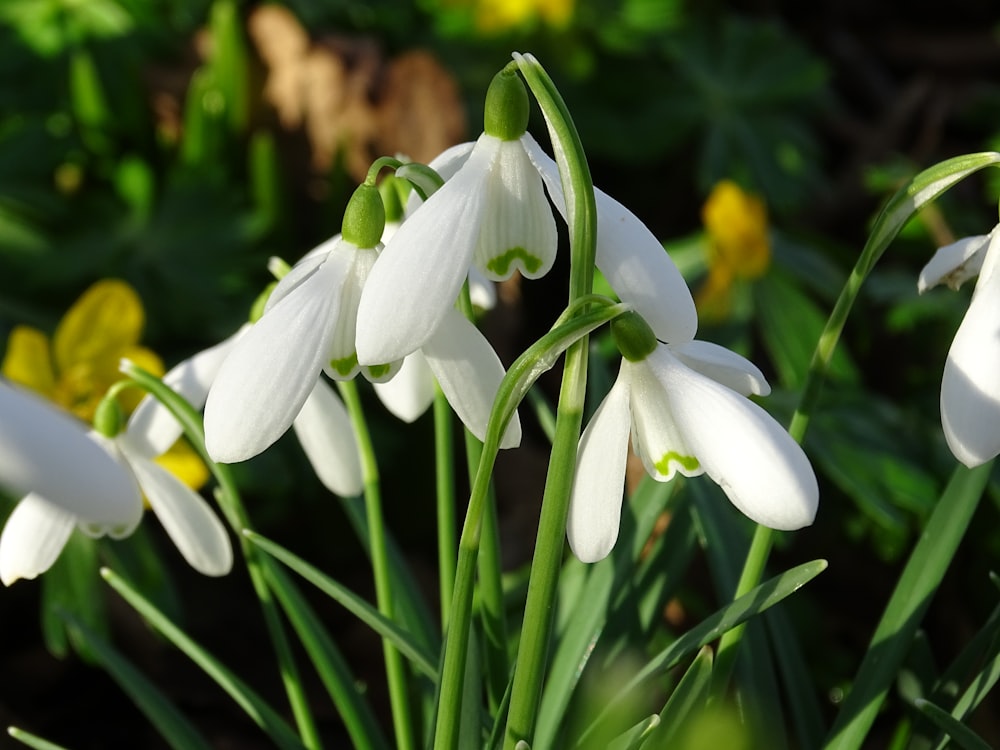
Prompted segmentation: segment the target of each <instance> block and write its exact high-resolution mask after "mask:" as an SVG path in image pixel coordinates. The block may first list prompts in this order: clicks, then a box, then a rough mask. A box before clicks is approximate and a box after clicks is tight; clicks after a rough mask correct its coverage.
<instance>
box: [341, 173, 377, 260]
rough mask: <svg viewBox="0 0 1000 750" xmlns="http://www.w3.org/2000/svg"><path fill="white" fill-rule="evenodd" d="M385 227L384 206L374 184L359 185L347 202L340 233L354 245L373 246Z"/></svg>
mask: <svg viewBox="0 0 1000 750" xmlns="http://www.w3.org/2000/svg"><path fill="white" fill-rule="evenodd" d="M384 229H385V206H383V205H382V196H381V195H379V192H378V188H377V187H375V186H374V185H360V186H358V189H357V190H355V191H354V195H352V196H351V200H350V201H348V202H347V208H346V209H345V210H344V223H343V225H342V229H341V233H342V234H343V236H344V239H345V240H347V241H348V242H350V243H351V244H352V245H354V246H356V247H375V246H376V245H377V244H378V243H379V241H380V240H381V239H382V231H383V230H384Z"/></svg>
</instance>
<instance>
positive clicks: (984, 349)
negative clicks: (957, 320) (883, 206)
mask: <svg viewBox="0 0 1000 750" xmlns="http://www.w3.org/2000/svg"><path fill="white" fill-rule="evenodd" d="M977 273H978V274H979V278H978V280H977V281H976V288H975V291H974V292H973V293H972V301H971V302H970V303H969V309H968V310H967V311H966V313H965V317H964V318H963V319H962V323H961V325H960V326H959V327H958V331H957V332H956V334H955V338H954V339H953V341H952V344H951V348H950V349H949V351H948V358H947V359H946V360H945V365H944V374H943V375H942V377H941V427H942V428H943V430H944V436H945V440H946V441H947V443H948V447H949V448H950V449H951V452H952V454H954V456H955V458H957V459H958V460H959V461H961V462H962V463H963V464H964V465H966V466H968V467H974V466H979V465H980V464H984V463H986V462H987V461H989V460H990V459H991V458H994V457H995V456H997V455H998V454H1000V227H997V228H995V229H994V230H993V231H992V232H990V234H988V235H982V236H978V237H969V238H966V239H963V240H959V241H958V242H955V243H952V244H951V245H946V246H945V247H942V248H940V249H939V250H938V251H937V253H935V255H934V257H932V258H931V260H930V262H929V263H928V264H927V265H926V266H925V267H924V269H923V270H922V271H921V273H920V280H919V282H918V289H919V291H921V292H924V291H926V290H927V289H929V288H931V287H933V286H935V285H937V284H940V283H945V284H947V285H948V286H950V287H951V288H952V289H957V288H958V287H959V286H961V284H962V283H963V282H965V281H966V280H968V279H970V278H972V277H973V276H975V275H976V274H977Z"/></svg>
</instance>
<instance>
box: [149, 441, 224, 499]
mask: <svg viewBox="0 0 1000 750" xmlns="http://www.w3.org/2000/svg"><path fill="white" fill-rule="evenodd" d="M156 463H157V464H159V465H160V466H162V467H163V468H164V469H166V470H167V471H169V472H170V473H171V474H173V475H174V476H175V477H177V478H178V479H180V480H181V481H182V482H184V484H186V485H187V486H188V487H190V488H191V489H193V490H197V489H200V488H201V487H202V486H204V484H205V482H207V481H208V478H209V476H211V472H209V470H208V467H207V466H205V462H204V461H202V460H201V456H199V455H198V453H197V452H196V451H195V449H194V448H192V447H191V445H190V444H189V443H188V442H187V441H186V440H184V439H183V438H182V439H180V440H178V441H177V442H176V443H174V444H173V446H172V447H171V448H170V450H168V451H167V452H166V453H164V454H163V455H162V456H160V457H159V458H157V459H156Z"/></svg>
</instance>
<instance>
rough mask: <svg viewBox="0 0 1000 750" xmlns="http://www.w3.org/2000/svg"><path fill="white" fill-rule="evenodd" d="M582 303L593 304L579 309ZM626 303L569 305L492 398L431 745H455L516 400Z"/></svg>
mask: <svg viewBox="0 0 1000 750" xmlns="http://www.w3.org/2000/svg"><path fill="white" fill-rule="evenodd" d="M585 307H596V309H593V310H589V311H586V312H583V309H584V308H585ZM627 310H628V307H627V306H626V305H623V304H621V303H614V302H612V301H611V300H609V299H607V298H602V297H596V296H590V297H589V298H585V299H581V300H580V301H579V302H578V303H577V304H575V305H572V306H570V307H569V308H567V310H566V311H565V312H564V313H563V315H561V316H560V318H559V320H558V321H557V323H556V325H555V326H553V328H552V330H550V331H549V332H548V333H546V334H545V335H544V336H542V337H541V338H540V339H539V340H538V341H536V342H535V343H534V344H532V345H531V346H530V347H528V349H527V351H525V352H524V353H523V354H522V355H521V356H520V357H518V358H517V359H516V360H515V361H514V363H513V364H512V365H511V366H510V369H508V371H507V374H506V375H505V376H504V379H503V380H502V381H501V383H500V387H499V389H498V390H497V397H496V399H495V400H494V402H493V408H492V411H491V412H490V419H489V423H488V425H487V428H486V436H485V439H484V440H483V450H482V456H481V458H480V460H479V468H478V470H477V471H476V477H475V479H474V480H473V482H472V490H471V492H470V494H469V507H468V509H467V511H466V514H465V522H464V523H463V525H462V535H461V537H460V539H459V542H458V562H457V566H456V573H455V592H454V594H453V596H452V600H451V615H450V619H449V624H448V633H447V637H446V638H445V645H444V657H443V659H442V666H441V680H440V682H439V690H438V715H437V722H436V725H435V730H434V748H435V750H451V749H452V748H457V747H458V739H459V725H460V721H461V712H462V695H463V685H462V681H463V679H464V676H465V659H466V655H467V653H468V648H469V630H470V627H471V619H472V599H473V588H474V584H475V579H476V561H477V558H478V556H479V544H480V538H481V534H482V529H481V526H482V517H483V510H484V508H485V504H486V500H487V495H488V493H489V489H490V477H491V474H492V472H493V464H494V462H495V461H496V457H497V453H498V451H499V450H500V438H501V435H502V434H503V431H504V430H506V429H507V425H508V423H509V422H510V419H511V417H512V415H513V414H514V411H515V409H516V408H517V405H518V404H519V403H521V401H522V400H523V399H524V397H525V396H526V394H527V393H528V389H529V388H531V385H532V384H533V383H534V382H535V381H536V380H538V378H539V376H540V375H541V374H542V373H543V372H545V371H546V370H549V369H550V368H551V367H552V365H553V364H554V363H555V361H556V359H557V358H558V357H559V355H561V354H562V353H563V352H564V351H566V350H567V348H569V347H570V346H572V345H573V344H574V343H575V342H577V341H579V340H580V339H581V338H583V337H585V336H587V334H589V333H590V332H591V331H593V330H595V329H596V328H598V327H600V326H601V325H603V324H604V323H607V322H608V321H610V320H614V318H616V317H618V316H619V315H621V314H622V313H624V312H626V311H627Z"/></svg>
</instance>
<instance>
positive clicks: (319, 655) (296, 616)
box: [264, 560, 389, 750]
mask: <svg viewBox="0 0 1000 750" xmlns="http://www.w3.org/2000/svg"><path fill="white" fill-rule="evenodd" d="M264 570H265V575H266V576H267V579H268V586H269V588H270V589H271V591H273V592H274V594H275V596H276V597H277V598H278V601H279V602H280V603H281V607H282V609H284V610H285V614H286V615H287V616H288V620H289V622H291V624H292V627H293V628H294V629H295V632H296V633H297V634H298V636H299V640H300V641H301V642H302V645H303V646H304V647H305V649H306V652H307V653H308V654H309V659H310V661H311V663H312V665H313V668H314V669H315V670H316V673H317V674H318V675H319V677H320V680H322V682H323V686H324V687H325V688H326V690H327V693H328V694H329V695H330V699H331V700H332V701H333V704H334V705H335V706H336V707H337V711H338V712H339V713H340V716H341V718H342V719H343V720H344V726H345V728H346V729H347V733H348V734H349V735H350V737H351V742H352V744H353V746H354V748H355V749H356V750H382V749H387V748H388V747H389V744H388V743H387V742H386V740H385V737H384V736H383V734H382V730H381V729H380V727H379V724H378V722H377V721H376V720H375V715H374V714H373V713H372V710H371V708H370V707H369V706H368V704H367V703H366V702H365V700H364V696H363V694H362V693H361V691H360V690H359V688H358V682H357V680H356V679H355V678H354V675H353V674H351V669H350V667H349V666H348V665H347V662H346V661H345V660H344V657H343V656H342V655H341V653H340V650H339V649H338V648H337V646H336V645H335V644H334V642H333V640H332V639H331V638H330V636H329V635H328V634H327V632H326V630H325V629H324V628H323V624H322V623H321V622H320V621H319V619H318V618H317V617H316V615H315V613H314V612H313V611H312V609H311V608H310V607H309V605H308V604H307V603H306V601H305V599H304V598H303V597H302V594H301V593H300V592H299V590H298V589H297V588H296V587H295V586H294V585H293V584H292V582H291V581H289V580H288V578H287V577H286V576H285V572H284V571H283V570H281V569H280V568H278V564H277V563H276V562H275V561H274V560H265V565H264Z"/></svg>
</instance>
